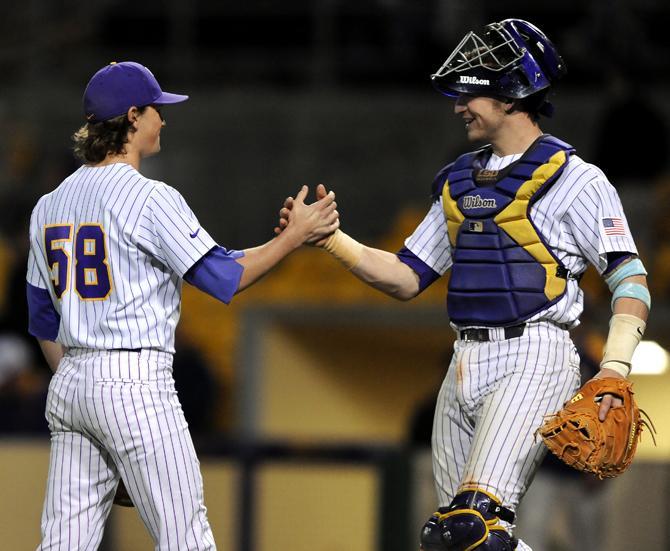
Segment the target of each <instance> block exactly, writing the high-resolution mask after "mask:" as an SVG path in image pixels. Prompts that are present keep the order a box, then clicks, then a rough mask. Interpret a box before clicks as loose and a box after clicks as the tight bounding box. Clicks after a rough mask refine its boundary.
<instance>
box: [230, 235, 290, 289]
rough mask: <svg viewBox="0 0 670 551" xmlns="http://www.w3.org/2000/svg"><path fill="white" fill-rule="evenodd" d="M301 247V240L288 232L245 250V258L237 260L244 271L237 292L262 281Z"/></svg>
mask: <svg viewBox="0 0 670 551" xmlns="http://www.w3.org/2000/svg"><path fill="white" fill-rule="evenodd" d="M300 245H301V242H300V240H299V239H298V238H296V237H295V236H294V235H293V233H292V232H290V231H289V230H286V231H284V232H282V233H281V234H280V235H279V236H278V237H276V238H274V239H272V240H271V241H268V242H267V243H265V244H264V245H261V246H259V247H253V248H251V249H245V250H244V256H243V257H241V258H239V259H237V262H238V264H241V265H242V267H243V268H244V271H243V272H242V277H241V278H240V285H239V287H238V288H237V291H236V292H237V293H239V292H240V291H243V290H244V289H246V288H247V287H249V286H250V285H252V284H254V283H255V282H256V281H258V280H259V279H261V278H262V277H263V276H264V275H265V274H267V273H268V272H269V271H270V270H272V268H274V267H275V266H276V265H277V264H279V263H280V262H281V261H282V260H283V259H284V258H286V256H288V255H289V254H290V253H292V252H293V251H294V250H295V249H297V248H298V247H300Z"/></svg>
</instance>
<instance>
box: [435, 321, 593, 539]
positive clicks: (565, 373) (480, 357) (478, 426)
mask: <svg viewBox="0 0 670 551" xmlns="http://www.w3.org/2000/svg"><path fill="white" fill-rule="evenodd" d="M492 332H493V333H495V338H496V340H492V341H489V342H472V341H461V340H457V341H456V342H455V344H454V355H453V357H452V360H451V364H450V366H449V370H448V372H447V375H446V377H445V379H444V382H443V384H442V388H441V389H440V394H439V397H438V400H437V406H436V410H435V420H434V424H433V438H432V449H433V472H434V475H435V484H436V487H437V492H438V498H439V505H440V506H441V507H442V506H446V505H449V503H450V502H451V500H452V499H453V498H454V496H455V495H456V494H457V493H458V490H459V488H460V487H462V486H466V485H476V486H478V487H480V488H482V489H484V490H486V491H488V492H490V493H492V494H494V495H495V496H497V497H498V498H500V499H501V500H502V503H503V505H505V506H506V507H509V508H511V509H513V510H515V509H516V507H517V505H518V504H519V501H520V499H521V498H522V496H523V494H524V493H525V491H526V489H527V488H528V485H529V484H530V482H531V480H532V478H533V475H534V474H535V471H536V469H537V467H538V466H539V464H540V462H541V460H542V458H543V457H544V453H545V450H546V448H545V447H544V445H543V444H542V442H541V440H540V439H539V438H538V439H536V438H535V434H534V433H535V430H536V429H537V428H538V427H539V426H540V425H541V424H542V421H543V418H544V416H545V415H549V414H552V413H555V412H556V411H558V410H559V409H560V408H561V406H562V405H563V403H564V402H565V401H566V400H567V399H569V398H570V396H571V395H572V394H573V393H574V391H575V390H576V389H577V388H578V386H579V381H580V378H579V356H578V354H577V350H576V348H575V346H574V344H573V343H572V341H571V340H570V336H569V334H568V331H566V330H564V329H562V328H560V327H558V326H557V325H555V324H552V323H549V322H537V323H530V324H528V325H527V326H526V329H525V331H524V334H523V335H522V336H521V337H516V338H512V339H507V340H505V339H504V334H503V330H502V329H494V330H492ZM520 549H527V547H525V546H524V545H523V544H522V545H520Z"/></svg>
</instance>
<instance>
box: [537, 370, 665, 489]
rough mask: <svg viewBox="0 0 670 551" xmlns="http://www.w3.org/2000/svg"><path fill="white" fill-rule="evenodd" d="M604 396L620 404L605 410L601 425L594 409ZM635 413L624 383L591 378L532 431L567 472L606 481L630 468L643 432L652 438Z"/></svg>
mask: <svg viewBox="0 0 670 551" xmlns="http://www.w3.org/2000/svg"><path fill="white" fill-rule="evenodd" d="M605 394H612V395H614V396H617V397H619V398H621V400H622V401H623V405H622V406H621V407H613V408H610V410H609V412H608V413H607V417H606V418H605V421H602V422H601V421H600V419H598V410H599V409H600V401H601V399H602V396H603V395H605ZM640 412H641V410H640V409H639V408H638V407H637V404H636V403H635V399H634V398H633V390H632V385H631V383H630V382H629V381H627V380H625V379H617V378H614V377H607V378H603V379H591V380H590V381H588V382H587V383H586V384H584V386H582V388H580V389H579V390H578V391H577V394H575V395H574V396H573V397H572V398H571V399H570V400H568V401H567V402H566V403H565V405H564V406H563V409H562V410H560V411H559V412H558V413H556V414H555V415H552V416H551V417H549V418H548V419H547V420H546V421H545V422H544V424H543V425H542V426H541V427H540V428H539V429H538V431H537V432H539V434H540V436H541V437H542V440H543V441H544V443H545V445H546V446H547V448H549V450H550V451H551V452H552V453H554V454H555V455H556V456H557V457H558V458H559V459H561V460H562V461H563V462H564V463H566V464H567V465H569V466H570V467H574V468H575V469H577V470H580V471H585V472H589V473H593V474H595V475H597V476H598V478H600V479H603V478H610V477H615V476H618V475H620V474H621V473H622V472H624V471H625V470H626V469H627V468H628V466H629V465H630V464H631V461H632V460H633V456H634V455H635V450H636V449H637V443H638V440H639V439H640V434H641V433H642V428H643V427H645V426H646V427H649V428H650V434H651V435H652V438H654V425H653V423H651V420H650V419H649V417H648V416H647V414H646V413H645V412H644V411H642V413H643V414H644V416H645V417H646V420H645V419H641V418H640ZM654 443H656V440H655V439H654Z"/></svg>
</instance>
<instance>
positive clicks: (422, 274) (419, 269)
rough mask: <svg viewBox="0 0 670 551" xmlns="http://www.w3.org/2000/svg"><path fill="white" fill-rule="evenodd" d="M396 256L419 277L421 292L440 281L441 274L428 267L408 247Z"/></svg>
mask: <svg viewBox="0 0 670 551" xmlns="http://www.w3.org/2000/svg"><path fill="white" fill-rule="evenodd" d="M395 254H396V256H397V257H398V258H399V259H400V261H401V262H403V263H405V264H407V265H408V266H409V267H410V268H412V270H414V271H415V272H416V274H417V275H418V276H419V292H422V291H423V290H424V289H425V288H426V287H428V286H429V285H430V284H431V283H433V282H434V281H436V280H437V279H439V277H440V274H438V273H437V272H436V271H435V270H433V269H432V268H431V267H430V266H428V264H426V263H425V262H424V261H423V260H421V259H420V258H419V257H418V256H416V255H415V254H414V253H413V252H412V251H410V250H409V249H408V248H407V247H403V248H402V249H400V250H399V251H398V252H397V253H395Z"/></svg>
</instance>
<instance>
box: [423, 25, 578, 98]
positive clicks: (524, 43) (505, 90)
mask: <svg viewBox="0 0 670 551" xmlns="http://www.w3.org/2000/svg"><path fill="white" fill-rule="evenodd" d="M565 72H566V70H565V63H563V60H562V59H561V56H560V55H559V53H558V51H557V50H556V47H555V46H554V45H553V44H552V43H551V41H550V40H549V39H548V38H547V37H546V36H545V34H544V33H543V32H542V31H541V30H540V29H538V28H537V27H536V26H535V25H532V24H531V23H528V22H527V21H523V20H522V19H505V20H504V21H500V22H499V23H490V24H489V25H486V27H484V32H483V33H481V34H477V33H475V32H469V33H468V34H467V35H465V38H463V40H461V42H460V44H459V45H458V46H456V49H455V50H454V51H453V52H452V53H451V55H450V56H449V57H448V58H447V60H446V61H445V62H444V64H443V65H442V67H440V68H439V69H438V71H437V72H436V73H435V74H434V75H432V76H431V79H432V81H433V85H434V86H435V87H436V88H437V89H438V90H439V91H440V92H442V93H443V94H444V95H446V96H449V97H458V96H459V94H474V95H493V96H499V97H503V98H509V99H522V98H525V97H528V96H530V95H532V94H535V93H536V92H539V91H541V90H544V89H546V88H549V86H551V85H552V84H553V83H554V82H555V81H556V80H558V79H559V78H561V77H562V76H563V75H564V74H565Z"/></svg>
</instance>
